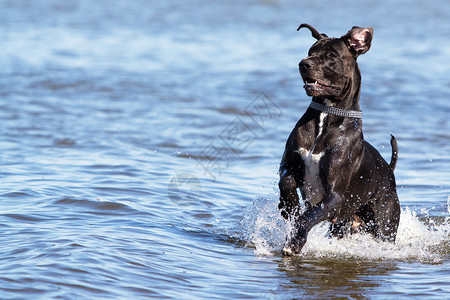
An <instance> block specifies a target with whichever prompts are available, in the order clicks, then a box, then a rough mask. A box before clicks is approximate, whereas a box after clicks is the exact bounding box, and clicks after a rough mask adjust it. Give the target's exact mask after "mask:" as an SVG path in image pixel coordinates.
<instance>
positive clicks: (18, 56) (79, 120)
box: [0, 0, 450, 299]
mask: <svg viewBox="0 0 450 300" xmlns="http://www.w3.org/2000/svg"><path fill="white" fill-rule="evenodd" d="M449 18H450V5H449V4H448V3H447V1H435V2H433V5H429V3H428V2H426V1H419V0H416V1H366V2H361V3H356V2H352V1H338V2H336V1H321V2H320V3H315V2H314V3H313V2H310V1H309V2H306V1H305V2H303V1H289V0H286V1H281V0H280V1H276V0H273V1H268V0H266V1H256V0H255V1H246V2H242V1H240V2H238V1H215V2H210V1H209V2H205V1H190V2H189V3H187V2H185V1H165V2H163V1H144V0H141V1H126V0H116V1H113V2H111V1H95V2H93V1H74V0H66V1H61V0H47V1H1V2H0V36H1V37H2V46H1V47H0V65H1V69H0V108H1V109H0V120H1V126H0V130H1V132H0V149H1V152H0V153H1V155H0V163H1V166H2V168H1V169H0V180H1V185H0V187H1V191H0V194H1V198H0V201H1V206H0V227H1V231H0V232H1V233H0V298H1V299H51V298H63V299H80V298H86V299H110V298H115V299H130V298H147V297H154V298H159V299H163V298H173V299H229V298H233V299H241V298H247V299H255V298H256V299H260V298H269V299H292V298H310V299H323V298H355V299H365V298H374V299H386V298H393V297H396V298H408V299H409V298H411V297H417V298H421V299H422V298H436V299H444V298H449V297H450V285H449V282H450V256H449V254H450V248H449V237H450V234H449V230H450V223H449V222H450V221H449V215H450V208H449V207H450V177H449V175H448V170H449V169H450V156H449V153H450V135H449V123H448V120H449V112H450V107H449V104H448V99H449V98H450V81H449V69H448V63H447V62H448V61H449V59H450V51H449V50H448V49H450V42H449V39H448V37H449V36H448V33H449V32H450V30H449V29H450V25H449V23H448V19H449ZM303 22H307V23H310V24H313V25H314V26H316V27H317V28H318V29H319V31H320V32H325V33H327V34H328V35H330V36H341V35H343V34H345V33H346V32H347V30H348V29H350V28H351V27H352V26H353V25H359V26H373V27H374V41H373V45H372V48H371V49H370V51H369V52H368V53H366V54H365V55H363V56H361V57H360V58H359V64H360V67H361V70H362V76H363V83H362V84H363V88H362V95H361V106H362V109H363V111H364V120H363V123H364V130H365V137H366V139H367V140H368V141H369V142H370V143H372V145H374V146H375V147H376V148H377V149H379V150H380V152H381V153H382V155H383V156H384V157H385V158H386V159H387V160H389V158H390V146H389V138H390V137H389V133H392V134H394V135H395V136H396V137H397V139H398V143H399V147H400V158H399V162H398V165H397V169H396V178H397V183H398V194H399V198H400V201H401V205H402V214H401V223H400V228H399V234H398V240H397V243H396V244H388V243H381V242H379V241H375V240H373V239H371V238H370V237H368V236H364V235H354V236H351V237H348V238H345V239H343V240H335V239H328V238H327V237H326V228H327V225H326V224H321V225H318V226H316V227H315V228H314V229H313V231H312V232H311V234H310V237H309V240H308V242H307V244H306V245H305V248H304V251H303V253H302V254H301V255H299V256H297V257H287V258H286V257H283V256H281V255H280V252H281V249H282V247H283V243H284V238H285V236H286V234H287V233H288V232H289V230H290V226H289V224H286V223H285V222H284V221H283V220H282V219H281V218H280V216H279V213H278V211H277V209H276V205H277V193H278V192H277V177H278V175H277V169H278V163H279V160H280V157H281V155H282V152H283V149H284V143H285V140H286V138H287V136H288V134H289V132H290V130H291V129H292V127H293V126H294V124H295V122H296V121H297V119H298V118H299V117H300V116H301V114H302V113H303V111H304V110H305V109H306V107H307V105H308V104H309V99H308V97H307V96H306V95H305V93H304V91H303V89H302V88H301V85H302V84H301V82H300V77H299V75H298V70H297V63H298V61H299V60H300V59H301V58H302V57H304V56H305V55H306V52H307V49H308V48H309V46H310V45H311V44H312V43H313V39H312V38H311V36H310V33H309V32H307V31H303V32H296V31H295V30H296V28H297V26H298V25H299V24H300V23H303ZM233 150H234V151H233Z"/></svg>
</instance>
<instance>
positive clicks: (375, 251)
mask: <svg viewBox="0 0 450 300" xmlns="http://www.w3.org/2000/svg"><path fill="white" fill-rule="evenodd" d="M277 205H278V199H277V196H276V195H270V196H262V197H259V198H257V199H256V200H255V201H254V202H253V204H252V206H250V207H249V208H248V209H247V210H246V212H245V215H244V218H243V220H242V222H241V227H242V229H241V230H242V234H243V238H244V239H245V241H246V242H247V243H248V244H249V245H251V246H253V247H254V248H255V253H256V254H257V255H279V254H280V253H281V250H282V248H283V246H284V244H285V241H286V237H287V236H288V235H289V233H290V231H291V229H292V226H291V224H290V223H289V222H287V221H285V220H284V219H283V218H282V217H281V216H280V213H279V211H278V209H277ZM448 209H449V210H450V208H448ZM328 227H329V224H328V223H327V222H323V223H320V224H318V225H316V226H315V227H314V228H313V229H312V230H311V231H310V233H309V235H308V241H307V243H306V244H305V246H304V247H303V249H302V252H301V254H300V255H301V256H303V257H308V258H326V259H367V260H397V261H398V260H400V261H411V260H412V261H426V262H439V261H441V260H442V259H444V258H445V257H447V256H448V255H449V253H450V249H449V246H448V244H449V241H450V217H447V218H441V219H438V218H433V217H429V216H425V218H422V220H421V219H419V217H418V216H417V213H416V212H415V211H412V210H411V209H410V208H409V207H405V208H403V209H402V211H401V216H400V225H399V228H398V233H397V240H396V242H395V243H389V242H382V241H379V240H377V239H374V238H373V237H372V236H371V235H368V234H354V235H350V236H348V237H345V238H343V239H337V238H329V237H328Z"/></svg>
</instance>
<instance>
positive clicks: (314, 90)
mask: <svg viewBox="0 0 450 300" xmlns="http://www.w3.org/2000/svg"><path fill="white" fill-rule="evenodd" d="M304 83H305V85H304V86H303V88H304V89H305V90H306V94H308V96H325V95H330V96H336V95H338V93H339V88H337V87H334V86H329V85H324V84H320V83H318V82H317V81H312V80H305V81H304Z"/></svg>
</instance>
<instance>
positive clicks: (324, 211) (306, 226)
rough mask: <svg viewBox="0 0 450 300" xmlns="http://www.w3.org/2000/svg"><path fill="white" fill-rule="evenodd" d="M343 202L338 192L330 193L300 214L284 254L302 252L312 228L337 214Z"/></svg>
mask: <svg viewBox="0 0 450 300" xmlns="http://www.w3.org/2000/svg"><path fill="white" fill-rule="evenodd" d="M341 202H342V198H341V197H339V196H338V195H337V194H336V193H330V194H329V195H328V196H326V197H325V199H323V200H322V201H320V202H319V203H318V204H317V205H315V206H313V207H311V208H310V209H308V210H307V211H305V212H304V213H303V214H302V215H300V216H299V217H298V218H297V220H296V222H295V228H294V230H293V233H292V236H291V238H290V240H289V242H288V243H287V244H286V246H285V247H284V248H283V254H284V255H293V254H298V253H300V251H301V250H302V248H303V246H304V245H305V243H306V239H307V236H308V232H309V231H310V230H311V228H312V227H313V226H314V225H316V224H318V223H320V222H322V221H325V220H330V219H331V218H333V216H336V215H337V214H338V213H339V212H338V210H339V207H340V206H341Z"/></svg>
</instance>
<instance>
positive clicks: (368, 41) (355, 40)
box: [341, 26, 373, 57]
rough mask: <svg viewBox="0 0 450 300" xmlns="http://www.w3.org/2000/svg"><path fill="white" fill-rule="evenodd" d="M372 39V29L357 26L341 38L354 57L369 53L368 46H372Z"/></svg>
mask: <svg viewBox="0 0 450 300" xmlns="http://www.w3.org/2000/svg"><path fill="white" fill-rule="evenodd" d="M372 37H373V28H372V27H366V28H361V27H357V26H353V28H352V29H350V30H349V31H348V32H347V34H346V35H344V36H342V37H341V40H343V41H344V42H345V43H346V44H347V46H348V47H349V49H350V51H352V52H353V53H354V54H355V55H356V57H357V56H358V55H360V54H364V53H366V52H367V51H369V49H370V46H371V45H372Z"/></svg>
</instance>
